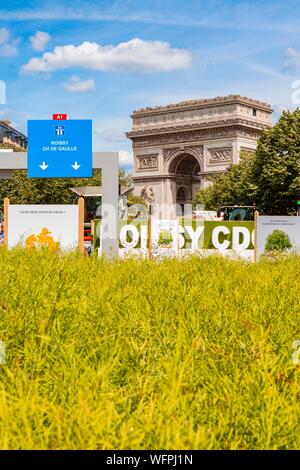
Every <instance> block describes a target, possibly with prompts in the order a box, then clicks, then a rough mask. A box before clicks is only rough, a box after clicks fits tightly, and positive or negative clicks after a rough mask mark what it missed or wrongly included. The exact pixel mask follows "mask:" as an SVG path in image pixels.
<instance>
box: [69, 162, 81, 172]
mask: <svg viewBox="0 0 300 470" xmlns="http://www.w3.org/2000/svg"><path fill="white" fill-rule="evenodd" d="M71 166H72V168H74V170H78V168H80V167H81V165H78V163H77V162H75V163H74V165H71Z"/></svg>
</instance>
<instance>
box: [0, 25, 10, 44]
mask: <svg viewBox="0 0 300 470" xmlns="http://www.w3.org/2000/svg"><path fill="white" fill-rule="evenodd" d="M8 38H9V31H8V29H7V28H0V44H4V43H5V42H7V41H8Z"/></svg>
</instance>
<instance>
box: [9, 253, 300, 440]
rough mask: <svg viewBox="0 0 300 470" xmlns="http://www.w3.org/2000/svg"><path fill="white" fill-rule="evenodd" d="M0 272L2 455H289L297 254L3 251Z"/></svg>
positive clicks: (296, 434) (295, 426) (297, 385)
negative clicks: (141, 255)
mask: <svg viewBox="0 0 300 470" xmlns="http://www.w3.org/2000/svg"><path fill="white" fill-rule="evenodd" d="M0 272H1V275H0V283H1V298H0V306H1V315H0V340H2V341H3V342H4V343H5V344H6V364H4V365H0V448H2V449H67V448H68V449H296V448H297V449H299V448H300V407H299V398H300V367H299V366H297V365H294V364H293V362H292V359H291V357H292V353H293V350H292V343H293V342H294V341H295V340H297V339H300V315H299V313H300V288H299V278H300V259H296V258H292V257H291V258H288V259H285V260H282V261H276V262H267V261H262V262H260V263H258V264H256V265H254V264H250V263H246V262H239V261H230V260H228V259H223V258H218V257H210V258H206V259H200V258H191V259H189V260H185V261H178V260H169V261H165V262H162V263H155V262H153V261H148V260H142V261H139V260H127V261H115V262H113V263H109V262H105V261H101V260H98V259H96V258H94V259H93V258H90V259H89V258H86V257H82V256H80V255H79V254H73V255H65V256H58V255H55V254H51V253H50V254H49V253H47V252H46V251H43V252H34V251H29V250H28V251H27V252H24V251H23V250H21V249H16V250H13V251H11V252H8V251H7V250H5V249H2V250H0Z"/></svg>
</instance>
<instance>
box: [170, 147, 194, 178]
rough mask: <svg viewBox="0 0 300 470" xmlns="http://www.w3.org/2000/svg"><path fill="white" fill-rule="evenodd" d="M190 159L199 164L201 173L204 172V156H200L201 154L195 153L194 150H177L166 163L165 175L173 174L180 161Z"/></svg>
mask: <svg viewBox="0 0 300 470" xmlns="http://www.w3.org/2000/svg"><path fill="white" fill-rule="evenodd" d="M187 158H188V159H189V160H190V161H191V160H192V159H194V161H195V164H196V162H197V163H198V166H199V172H200V171H203V155H199V152H195V151H194V150H192V149H184V150H181V149H180V150H175V151H174V152H172V153H171V155H169V157H168V159H167V160H166V161H165V163H164V173H165V174H167V175H168V174H170V173H172V172H173V171H172V170H173V169H174V166H175V167H176V164H179V163H180V161H181V162H183V160H184V159H187Z"/></svg>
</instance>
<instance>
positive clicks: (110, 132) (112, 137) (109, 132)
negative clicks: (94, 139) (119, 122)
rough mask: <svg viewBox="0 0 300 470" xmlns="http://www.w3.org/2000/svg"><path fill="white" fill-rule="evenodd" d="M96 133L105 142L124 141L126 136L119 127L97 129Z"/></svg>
mask: <svg viewBox="0 0 300 470" xmlns="http://www.w3.org/2000/svg"><path fill="white" fill-rule="evenodd" d="M96 133H97V134H98V135H99V136H100V137H102V138H103V139H104V140H106V141H107V142H126V141H127V138H126V135H125V132H124V131H122V130H121V129H116V128H111V129H104V130H103V131H97V130H96Z"/></svg>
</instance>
